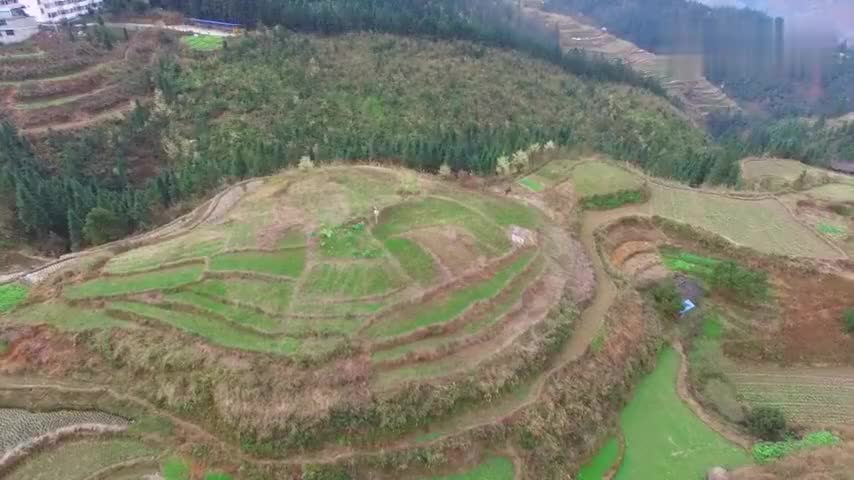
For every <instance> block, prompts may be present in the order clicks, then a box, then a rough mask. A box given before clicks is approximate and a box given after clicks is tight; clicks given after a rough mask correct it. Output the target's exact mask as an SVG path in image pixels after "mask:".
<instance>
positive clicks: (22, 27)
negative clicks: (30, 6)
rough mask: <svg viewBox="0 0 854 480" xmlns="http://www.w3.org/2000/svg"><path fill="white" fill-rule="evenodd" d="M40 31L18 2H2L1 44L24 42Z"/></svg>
mask: <svg viewBox="0 0 854 480" xmlns="http://www.w3.org/2000/svg"><path fill="white" fill-rule="evenodd" d="M38 31H39V26H38V24H36V19H35V18H33V17H31V16H29V15H27V13H26V12H25V11H24V7H23V6H22V5H21V4H19V3H18V0H0V44H4V45H5V44H7V43H15V42H23V41H24V40H26V39H28V38H30V37H32V36H33V35H35V34H36V33H38Z"/></svg>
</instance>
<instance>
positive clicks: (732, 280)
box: [709, 260, 768, 301]
mask: <svg viewBox="0 0 854 480" xmlns="http://www.w3.org/2000/svg"><path fill="white" fill-rule="evenodd" d="M709 283H710V284H711V286H712V287H713V288H716V289H720V290H724V291H727V292H729V293H730V294H731V295H733V296H735V297H736V298H738V299H740V300H743V301H749V300H763V299H765V298H766V297H767V296H768V274H767V273H765V272H763V271H758V270H750V269H747V268H742V267H740V266H739V265H738V264H737V263H735V262H733V261H731V260H728V261H725V262H721V263H719V264H717V265H716V266H715V268H714V270H712V275H711V278H710V279H709Z"/></svg>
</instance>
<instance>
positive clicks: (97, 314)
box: [12, 302, 136, 332]
mask: <svg viewBox="0 0 854 480" xmlns="http://www.w3.org/2000/svg"><path fill="white" fill-rule="evenodd" d="M12 321H13V322H16V323H21V324H25V325H51V326H53V327H56V328H58V329H60V330H65V331H72V332H76V331H83V330H95V329H109V328H135V327H136V325H134V324H133V323H130V322H126V321H124V320H118V319H115V318H113V317H111V316H109V315H107V314H106V313H105V312H104V311H103V310H97V309H91V308H77V307H71V306H69V305H66V304H64V303H59V302H53V303H40V304H38V305H32V306H28V307H24V308H22V309H20V310H18V311H16V312H15V313H14V315H13V316H12Z"/></svg>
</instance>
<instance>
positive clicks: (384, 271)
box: [301, 262, 402, 298]
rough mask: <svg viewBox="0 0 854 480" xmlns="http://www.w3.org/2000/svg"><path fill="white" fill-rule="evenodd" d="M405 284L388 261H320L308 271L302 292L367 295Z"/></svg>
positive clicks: (341, 295)
mask: <svg viewBox="0 0 854 480" xmlns="http://www.w3.org/2000/svg"><path fill="white" fill-rule="evenodd" d="M401 285H402V281H401V279H400V278H398V277H397V276H396V275H395V274H394V272H393V271H391V269H390V267H389V266H388V265H387V264H385V263H376V262H357V263H350V264H343V265H341V264H320V265H316V266H314V267H313V268H312V269H311V271H310V272H309V273H308V278H307V279H306V281H305V285H304V286H303V289H302V291H301V293H304V294H307V295H314V296H324V297H347V298H355V297H365V296H370V295H379V294H382V293H386V292H389V291H391V290H393V289H395V288H397V287H398V286H401Z"/></svg>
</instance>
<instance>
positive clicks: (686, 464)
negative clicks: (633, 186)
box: [615, 348, 750, 480]
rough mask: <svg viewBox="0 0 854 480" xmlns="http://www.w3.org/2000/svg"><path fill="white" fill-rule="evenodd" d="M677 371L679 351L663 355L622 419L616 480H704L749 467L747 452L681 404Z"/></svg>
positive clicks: (638, 388) (641, 385)
mask: <svg viewBox="0 0 854 480" xmlns="http://www.w3.org/2000/svg"><path fill="white" fill-rule="evenodd" d="M678 370H679V356H678V354H677V353H676V351H675V350H673V349H672V348H667V349H665V350H664V351H662V352H661V354H660V355H659V358H658V365H657V366H656V368H655V370H654V371H653V372H652V373H651V374H650V375H648V376H647V377H646V378H645V379H644V380H643V381H641V383H640V384H639V385H638V387H637V389H636V390H635V394H634V397H633V398H632V400H631V401H630V402H629V404H628V405H627V406H626V408H625V409H624V410H623V412H622V413H621V414H620V426H621V428H622V430H623V433H624V435H625V439H626V450H625V455H624V458H623V464H622V466H621V467H620V470H619V471H618V472H617V475H616V477H615V478H616V479H617V480H636V479H640V478H654V479H657V480H684V479H686V478H703V475H705V473H706V472H707V471H708V470H709V469H710V468H711V467H714V466H716V465H724V466H727V467H735V466H739V465H743V464H746V463H749V462H750V456H749V455H748V453H747V452H745V451H744V450H742V449H740V448H738V447H737V446H735V445H733V444H731V443H729V442H728V441H726V439H724V438H723V437H721V436H720V435H719V434H718V433H716V432H715V431H713V430H711V429H710V428H709V427H708V426H707V425H706V424H705V423H703V422H702V421H701V420H700V419H699V418H697V417H696V416H694V414H693V412H691V410H690V409H689V408H688V407H687V406H686V405H685V404H684V403H683V402H682V400H681V399H680V398H679V395H677V393H676V376H677V372H678Z"/></svg>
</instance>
